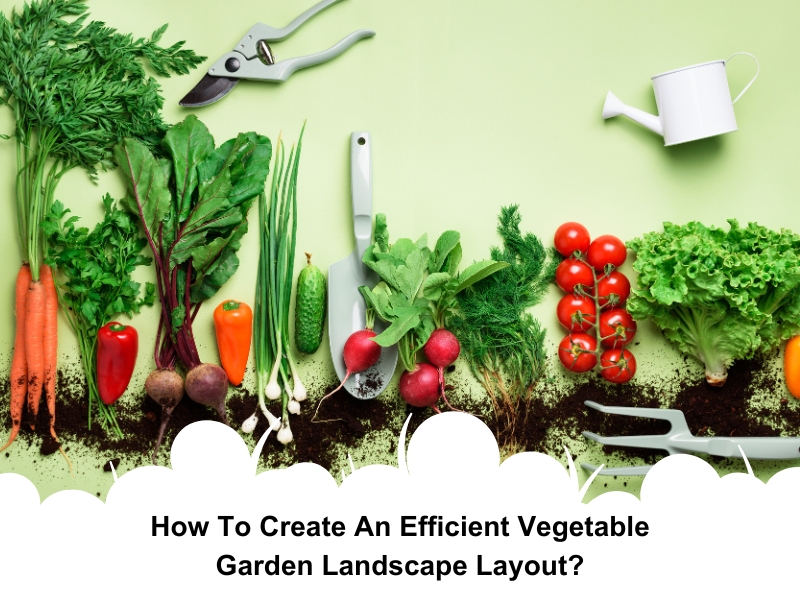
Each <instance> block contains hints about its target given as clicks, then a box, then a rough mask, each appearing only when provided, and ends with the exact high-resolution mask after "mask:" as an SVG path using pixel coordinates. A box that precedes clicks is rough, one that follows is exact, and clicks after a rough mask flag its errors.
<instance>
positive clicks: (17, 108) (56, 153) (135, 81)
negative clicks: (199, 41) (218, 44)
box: [0, 0, 204, 281]
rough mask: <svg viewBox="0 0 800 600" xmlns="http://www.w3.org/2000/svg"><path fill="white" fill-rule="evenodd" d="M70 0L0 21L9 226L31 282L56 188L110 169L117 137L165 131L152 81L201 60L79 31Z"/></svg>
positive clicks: (82, 10)
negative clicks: (7, 111)
mask: <svg viewBox="0 0 800 600" xmlns="http://www.w3.org/2000/svg"><path fill="white" fill-rule="evenodd" d="M87 17H88V13H87V7H86V4H84V3H83V2H81V1H78V0H38V1H35V2H32V3H31V4H26V5H25V6H24V8H23V10H22V12H19V13H18V12H16V11H14V12H12V14H11V16H10V17H8V18H7V17H6V16H4V15H1V14H0V92H1V93H0V105H7V106H8V107H10V108H11V109H12V110H13V111H14V117H15V119H16V125H15V130H14V137H15V138H16V144H17V178H16V191H17V198H16V201H17V220H18V231H19V236H20V244H21V247H22V257H23V262H26V263H29V264H30V267H31V274H32V277H33V279H34V280H37V281H38V279H39V266H40V264H41V257H42V254H43V252H44V240H43V239H42V232H41V229H40V227H39V225H40V223H41V222H42V221H43V220H44V218H45V215H47V214H48V212H49V211H50V207H51V206H52V203H53V198H54V194H55V189H56V186H57V185H58V182H59V181H60V179H61V177H63V175H64V174H65V173H66V172H67V171H69V170H70V169H72V168H74V167H82V168H83V169H85V170H86V171H87V172H88V173H89V175H90V177H92V178H94V177H96V173H97V168H98V166H99V167H100V168H102V169H107V168H109V167H112V166H113V164H114V161H113V154H112V148H113V146H114V145H115V144H116V143H117V142H118V141H119V140H120V139H122V138H123V137H133V138H136V139H140V140H142V141H144V143H145V144H147V145H148V146H155V145H156V144H157V143H158V141H159V140H160V139H161V137H162V136H163V132H164V131H165V130H166V125H165V124H164V122H163V121H162V119H161V115H160V110H161V108H162V106H163V98H162V97H161V95H160V86H159V84H158V83H157V82H156V80H155V79H154V78H152V77H149V76H148V75H146V73H145V70H144V68H143V66H142V64H141V63H142V61H143V60H144V61H146V62H147V63H148V64H149V65H150V68H151V69H152V70H153V71H154V72H155V73H156V74H158V75H161V76H164V77H168V76H169V75H170V73H181V74H182V73H188V71H189V69H191V68H194V67H196V66H197V65H198V64H199V63H200V62H202V61H203V60H204V57H200V56H197V55H195V53H194V52H193V51H191V50H186V49H182V45H183V42H178V43H177V44H174V45H172V46H170V47H168V48H162V47H161V46H159V45H158V44H157V42H158V41H159V40H160V38H161V36H162V35H163V33H164V31H165V30H166V25H165V26H163V27H161V28H159V29H157V30H156V31H155V32H154V33H153V35H152V36H151V38H150V39H149V40H146V39H136V40H134V39H133V37H132V36H131V35H126V34H122V33H119V32H117V31H116V30H115V29H112V28H110V27H106V25H105V24H104V23H101V22H99V21H91V22H89V23H87V22H86V21H87Z"/></svg>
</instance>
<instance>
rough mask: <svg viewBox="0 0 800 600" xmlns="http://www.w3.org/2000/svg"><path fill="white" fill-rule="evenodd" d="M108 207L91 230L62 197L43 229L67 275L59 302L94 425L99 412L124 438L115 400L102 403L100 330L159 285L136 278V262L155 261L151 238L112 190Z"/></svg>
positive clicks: (147, 302)
mask: <svg viewBox="0 0 800 600" xmlns="http://www.w3.org/2000/svg"><path fill="white" fill-rule="evenodd" d="M103 206H104V207H105V217H104V219H103V220H102V221H101V222H100V223H98V224H97V225H96V226H95V227H94V228H93V229H92V230H91V231H89V229H87V228H86V227H78V228H76V227H75V223H76V222H77V221H78V217H74V216H73V217H67V215H68V214H69V212H70V211H69V209H67V208H65V207H64V205H63V204H61V202H58V201H56V202H55V203H53V207H52V209H51V210H50V212H49V213H48V214H47V216H46V218H45V221H44V223H43V224H42V229H43V230H44V233H45V235H46V236H47V239H48V240H49V242H50V245H51V252H50V253H49V258H48V261H47V262H48V263H49V264H50V266H51V267H57V268H58V269H59V270H60V271H61V273H62V274H63V275H64V281H63V282H58V283H57V289H58V292H59V304H60V305H61V307H62V308H63V309H64V315H65V317H66V319H67V322H68V323H69V326H70V328H72V331H73V332H74V333H75V336H76V337H77V338H78V349H79V350H80V354H81V362H82V363H83V371H84V373H85V375H86V382H87V385H88V390H89V407H88V409H89V425H88V426H89V429H91V427H92V411H94V412H95V413H96V414H97V421H98V422H99V424H100V425H101V427H103V429H105V430H106V431H111V432H114V433H116V435H117V436H119V437H122V431H121V430H120V427H119V424H118V423H117V418H116V412H115V407H114V405H111V406H107V405H105V404H104V403H103V402H101V400H100V395H99V392H98V388H97V332H98V330H99V329H100V328H101V327H102V326H103V325H105V324H106V323H108V322H109V321H114V320H115V319H116V317H117V316H118V315H120V314H125V315H127V316H129V317H130V316H131V315H133V314H134V313H138V312H139V310H140V308H141V307H142V306H152V305H153V301H154V299H155V286H154V285H153V284H152V283H147V284H145V289H144V295H142V293H141V292H142V290H141V284H139V283H138V282H136V281H133V279H132V278H131V275H132V273H133V271H134V270H135V269H136V267H138V266H140V265H149V264H150V263H151V262H152V261H151V259H150V258H148V257H146V256H144V254H143V253H142V251H143V250H144V249H145V248H146V247H147V240H145V239H144V238H143V237H139V235H138V225H137V223H136V221H135V220H134V218H133V217H132V215H130V214H129V213H128V212H126V211H124V210H121V209H119V208H117V205H116V203H115V202H114V201H113V200H112V198H111V196H109V195H108V194H106V196H104V197H103Z"/></svg>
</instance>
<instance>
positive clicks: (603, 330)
mask: <svg viewBox="0 0 800 600" xmlns="http://www.w3.org/2000/svg"><path fill="white" fill-rule="evenodd" d="M635 335H636V321H634V320H633V317H632V316H631V314H630V313H629V312H628V311H627V310H625V309H624V308H614V309H611V310H608V311H606V312H604V313H602V314H601V315H600V339H601V343H602V344H603V346H605V347H606V348H622V347H623V346H625V345H626V344H629V343H630V342H631V340H632V339H633V336H635Z"/></svg>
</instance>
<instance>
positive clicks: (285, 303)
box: [242, 124, 307, 444]
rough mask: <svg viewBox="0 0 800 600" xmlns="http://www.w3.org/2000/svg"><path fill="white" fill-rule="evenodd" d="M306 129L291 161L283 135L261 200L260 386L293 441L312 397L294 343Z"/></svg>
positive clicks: (247, 426) (285, 438) (273, 423)
mask: <svg viewBox="0 0 800 600" xmlns="http://www.w3.org/2000/svg"><path fill="white" fill-rule="evenodd" d="M304 131H305V124H303V128H302V130H301V131H300V139H299V140H298V142H297V147H296V148H295V147H292V149H291V151H290V152H289V157H288V159H285V151H284V147H283V141H282V139H281V138H280V137H279V138H278V143H277V146H276V152H275V167H274V169H273V171H272V185H271V187H270V194H269V201H267V198H266V196H265V195H263V194H262V195H261V196H260V197H259V202H258V216H259V240H260V254H259V258H258V277H257V281H256V303H255V304H256V307H255V314H254V319H253V329H254V331H253V335H254V338H255V361H256V386H257V388H258V405H259V407H260V408H261V412H262V413H263V414H264V416H265V417H266V418H267V420H268V421H269V424H270V427H272V428H273V429H275V428H278V427H279V428H278V434H277V437H278V440H279V441H280V442H281V443H283V444H288V443H289V442H291V441H292V439H293V438H292V430H291V428H290V426H289V413H290V412H292V413H294V414H297V413H298V412H299V404H298V403H299V402H302V401H303V400H305V399H306V396H307V394H306V388H305V386H303V383H302V381H300V377H299V375H298V372H297V366H296V363H297V360H296V358H295V355H294V352H293V350H292V346H291V343H290V341H289V307H290V304H291V298H292V282H293V280H294V255H295V251H296V239H297V171H298V167H299V164H300V150H301V148H302V145H303V132H304ZM290 377H291V378H290ZM267 399H269V400H278V399H280V400H281V417H280V419H278V418H277V417H275V416H274V415H273V414H272V413H271V412H270V411H269V410H268V409H267V406H266V400H267ZM256 419H257V418H256V415H255V414H254V415H253V416H252V417H250V418H249V419H248V420H247V421H245V423H244V424H243V425H242V428H243V430H245V431H248V430H249V431H252V430H253V428H255V422H256ZM278 422H280V425H279V426H278Z"/></svg>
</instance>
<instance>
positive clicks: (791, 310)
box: [627, 219, 800, 385]
mask: <svg viewBox="0 0 800 600" xmlns="http://www.w3.org/2000/svg"><path fill="white" fill-rule="evenodd" d="M728 223H729V228H728V230H727V231H726V230H724V229H719V228H716V227H706V226H705V225H702V224H701V223H697V222H691V223H688V224H686V225H683V226H679V225H674V224H672V223H664V231H663V232H653V233H648V234H646V235H644V236H642V237H641V238H637V239H634V240H632V241H630V242H628V244H627V245H628V247H629V248H630V249H632V250H633V251H634V252H635V253H636V260H635V262H634V264H633V268H634V269H635V270H636V272H637V284H638V289H635V290H633V291H632V292H631V296H630V298H629V299H628V305H627V307H628V311H629V312H630V313H631V315H633V317H634V318H635V319H645V318H650V319H652V320H653V322H655V324H656V325H657V326H658V327H659V328H660V329H661V330H662V331H663V332H664V335H665V336H666V337H667V339H669V340H670V341H671V342H672V343H674V344H675V345H676V346H677V347H678V349H679V350H680V351H681V352H683V353H685V354H689V355H691V356H694V357H695V358H697V359H698V360H700V361H701V362H702V363H703V364H704V365H705V368H706V379H707V380H708V382H709V383H711V384H712V385H722V384H724V383H725V380H726V378H727V369H728V367H730V365H731V363H732V362H733V361H734V360H736V359H740V358H751V357H752V356H753V355H754V354H756V353H757V352H764V351H769V350H772V349H774V348H776V347H777V346H778V345H779V344H780V342H781V341H782V340H784V339H787V338H789V337H791V336H792V335H795V334H796V333H798V332H800V236H797V235H795V234H793V233H792V232H790V231H788V230H784V229H782V230H781V231H779V232H776V231H771V230H769V229H767V228H766V227H762V226H760V225H757V224H755V223H750V224H748V225H747V227H745V228H742V227H740V226H739V223H738V222H737V221H736V220H735V219H730V220H728Z"/></svg>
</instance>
